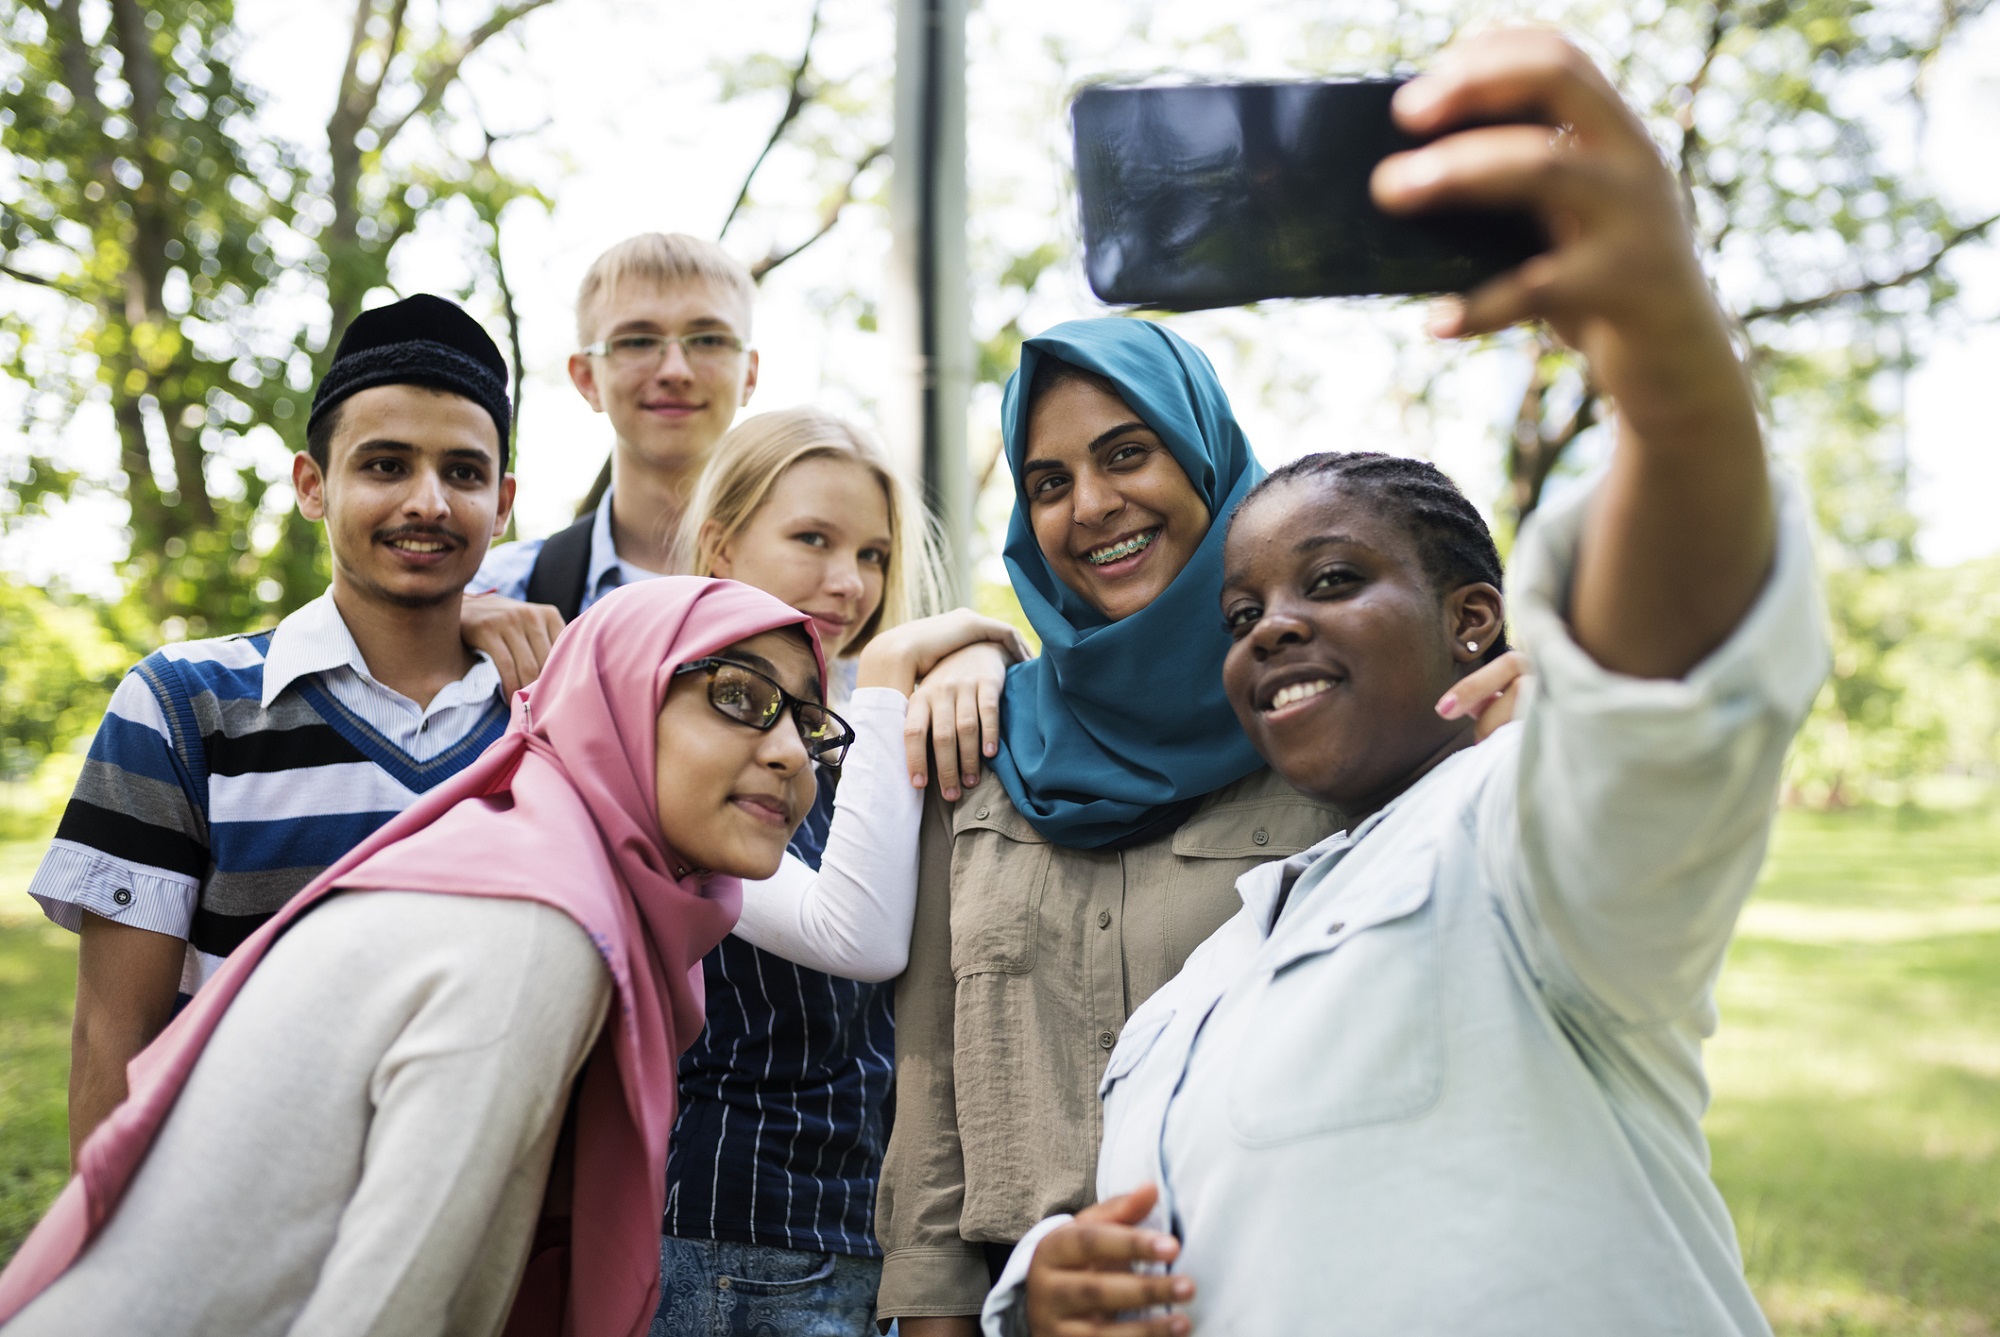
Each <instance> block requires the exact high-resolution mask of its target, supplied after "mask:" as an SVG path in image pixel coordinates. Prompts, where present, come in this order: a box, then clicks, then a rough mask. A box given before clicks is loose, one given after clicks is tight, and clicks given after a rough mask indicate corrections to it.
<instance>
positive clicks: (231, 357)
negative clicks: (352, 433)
mask: <svg viewBox="0 0 2000 1337" xmlns="http://www.w3.org/2000/svg"><path fill="white" fill-rule="evenodd" d="M547 3H549V0H524V2H523V3H516V4H511V5H499V6H493V7H489V8H487V9H486V10H485V11H484V13H483V17H482V18H480V20H479V21H478V22H477V23H475V24H474V25H473V26H472V27H471V28H470V29H469V30H467V31H465V32H464V33H463V34H459V33H456V32H454V30H452V29H451V28H450V27H449V26H448V25H447V24H446V22H445V18H444V16H443V14H441V13H439V12H437V10H436V7H435V6H416V7H414V8H413V6H412V5H411V4H410V3H408V0H353V28H352V40H351V43H350V47H349V51H348V55H347V60H346V62H345V64H344V67H343V75H342V79H341V84H340V90H339V93H338V96H337V97H336V100H335V106H334V107H333V109H332V110H331V113H330V115H329V117H328V121H327V136H326V141H325V143H324V144H323V145H314V146H302V145H296V144H290V143H286V142H283V141H281V140H278V139H275V138H273V137H272V136H271V135H269V134H268V133H267V132H265V131H264V130H263V129H262V128H261V127H260V125H259V118H258V110H259V103H260V95H259V94H258V92H257V91H256V90H254V89H251V88H248V87H246V86H245V85H244V84H243V83H241V82H240V81H239V80H237V79H236V78H235V76H234V75H233V74H232V73H231V66H232V61H233V58H234V56H235V54H236V52H237V49H238V47H239V45H240V42H241V36H240V34H239V32H238V30H237V27H236V23H235V14H234V7H233V5H231V4H230V3H229V0H154V2H152V3H147V4H140V3H139V0H0V32H4V33H5V34H6V39H7V40H6V43H5V47H4V53H0V150H4V151H5V153H6V155H7V159H8V162H9V163H10V164H11V167H12V176H11V179H5V178H0V284H9V283H11V284H16V285H32V286H36V287H40V288H42V289H45V290H49V291H52V292H54V293H58V294H61V295H62V297H64V298H65V299H67V300H66V303H65V307H66V318H65V319H63V320H61V321H59V322H56V323H54V324H51V323H50V322H48V321H37V320H34V319H31V318H29V317H28V316H25V315H22V314H19V313H18V308H17V307H16V306H15V304H13V303H5V304H0V374H6V375H9V376H12V377H15V378H17V379H20V380H22V381H25V382H27V383H28V384H29V385H30V386H31V387H32V394H31V396H30V399H29V417H30V422H29V423H28V424H27V426H28V433H27V435H28V437H29V439H30V440H31V441H33V442H36V443H38V444H39V445H40V449H38V450H37V451H36V452H35V453H33V454H31V455H29V456H28V457H27V458H26V459H25V460H24V461H22V462H21V463H20V464H19V465H17V466H16V476H15V477H14V478H12V479H10V480H8V481H9V482H10V483H11V485H12V487H13V489H14V490H15V493H16V497H17V501H16V503H15V506H14V517H15V518H18V516H19V514H20V513H21V512H24V511H33V510H35V509H38V508H40V507H41V506H42V505H44V504H45V503H46V502H47V501H48V500H49V499H50V498H52V497H67V496H69V495H71V494H72V493H73V492H74V491H75V490H76V489H78V488H79V487H89V486H96V487H101V488H109V489H112V490H114V491H116V492H117V493H118V494H119V495H120V496H121V497H122V499H123V500H124V501H125V502H126V503H127V504H128V506H129V508H130V519H129V521H128V525H129V531H130V539H131V546H130V554H129V556H128V557H127V558H126V560H125V562H124V564H123V571H122V574H123V575H124V576H125V577H126V579H127V582H128V586H129V589H130V598H129V602H130V603H131V604H132V611H133V613H134V614H135V615H136V616H137V618H138V620H140V621H142V622H144V623H150V624H151V625H152V626H154V627H155V628H163V629H164V631H165V633H166V634H168V635H182V634H194V635H200V634H205V633H213V632H218V631H227V630H233V629H237V628H242V627H246V626H250V625H254V624H256V623H258V622H261V621H266V620H268V619H269V618H270V616H271V615H272V614H273V613H276V612H282V611H284V610H286V609H289V608H291V607H295V606H297V605H298V604H299V603H302V602H304V601H305V600H306V599H309V598H311V597H312V596H313V595H315V594H317V593H318V592H319V590H320V589H321V588H323V587H324V584H325V580H326V569H325V558H324V552H323V547H322V545H321V543H320V541H319V538H318V535H317V533H316V532H315V530H314V527H313V526H311V525H309V524H307V523H306V522H305V521H304V520H303V519H301V518H300V517H299V516H298V515H297V514H296V513H295V512H294V511H293V510H292V508H291V506H290V501H289V498H290V493H289V488H288V487H286V486H283V483H284V481H285V480H286V478H287V476H288V459H289V456H290V454H291V453H292V452H293V451H296V450H297V449H299V448H301V447H302V446H303V444H304V430H305V419H306V415H307V409H308V407H309V405H310V402H311V390H312V386H313V384H314V382H315V380H316V378H317V375H318V373H319V372H320V371H321V370H322V369H323V365H324V359H325V358H326V356H327V355H328V352H329V349H328V348H327V344H328V342H329V337H330V335H331V333H332V332H335V331H338V330H340V329H343V328H345V326H346V324H347V322H348V321H349V320H351V319H352V318H353V317H354V316H355V315H356V314H357V313H358V312H360V310H361V309H362V307H363V305H364V303H365V302H367V301H368V300H369V298H370V295H371V294H373V293H378V292H380V291H382V290H383V289H385V288H388V287H389V281H390V262H391V256H392V253H393V252H394V249H395V247H396V245H397V243H398V242H399V241H401V240H402V239H403V238H404V237H406V236H408V235H409V233H410V232H411V231H412V230H413V229H414V227H415V226H416V224H417V222H418V220H419V219H420V218H421V217H422V216H423V215H424V214H425V213H426V212H428V211H430V210H434V209H438V208H440V207H442V206H445V205H447V204H448V203H450V202H453V201H462V202H463V203H466V204H469V205H470V206H471V208H470V211H469V212H470V219H471V227H470V228H469V229H467V232H468V240H467V248H468V250H469V251H471V252H473V254H474V255H475V256H477V257H480V258H482V259H483V260H484V261H485V263H486V265H487V267H488V268H493V267H495V266H497V257H498V244H499V233H498V224H499V218H500V215H501V213H502V211H503V210H504V209H505V208H506V206H507V205H508V204H509V203H511V202H513V201H514V200H517V199H521V198H529V199H533V200H535V201H537V202H539V203H542V204H546V200H545V199H543V198H542V197H541V196H540V194H539V192H537V191H535V190H534V189H533V188H532V187H529V186H526V185H524V184H522V183H520V182H516V181H513V180H511V179H509V178H508V177H507V176H506V175H505V174H503V173H501V172H500V171H498V170H497V169H496V168H495V167H494V165H493V162H492V157H491V154H490V152H479V151H471V152H467V151H463V145H462V143H461V144H456V145H455V144H454V142H453V136H454V134H455V133H459V132H465V131H468V129H469V128H468V127H465V126H462V125H460V124H459V122H460V121H461V120H463V119H464V115H465V114H464V112H463V110H462V107H461V108H460V109H459V110H456V111H455V110H454V107H453V101H452V99H451V98H450V97H449V95H450V94H451V93H452V91H453V89H454V88H455V87H456V86H457V85H458V83H459V80H460V77H461V75H462V73H463V70H464V67H465V63H466V61H467V60H468V59H470V58H471V57H472V56H473V54H474V53H475V52H477V51H478V50H479V49H480V48H481V47H482V46H484V45H485V44H486V43H488V42H490V41H492V40H493V39H494V38H496V37H498V36H499V35H501V34H502V33H503V32H505V31H507V30H508V29H509V28H510V27H512V26H513V25H514V24H516V23H517V22H518V21H519V20H520V19H521V18H522V17H523V16H525V15H526V14H528V13H529V12H531V11H533V10H535V9H538V8H540V7H542V6H543V5H545V4H547ZM453 12H454V13H456V12H458V11H456V10H454V11H453ZM420 19H421V20H422V21H421V22H420V21H419V20H420ZM459 101H460V102H461V103H462V102H463V101H465V100H464V99H460V100H459ZM480 130H481V132H482V133H483V127H482V128H480ZM459 138H460V139H461V140H462V139H463V134H462V133H461V134H459ZM491 144H492V137H491V136H486V137H485V145H486V148H487V149H490V147H491ZM497 277H498V280H499V282H500V286H501V289H502V293H503V305H504V306H505V309H506V310H507V312H508V313H509V314H510V317H511V310H512V304H511V299H510V298H508V297H507V296H506V288H505V276H504V271H501V272H499V273H498V275H497ZM302 309H303V310H306V311H309V312H311V311H318V312H323V313H324V319H323V320H318V319H315V320H311V321H310V322H308V324H309V327H305V328H302V327H301V322H300V319H299V316H298V314H297V313H298V312H299V311H300V310H302ZM514 343H515V347H516V349H517V354H516V363H517V365H518V362H519V357H518V347H519V339H518V334H517V335H516V337H515V340H514ZM93 399H94V400H101V401H104V402H108V404H109V407H110V410H111V418H112V421H113V422H114V424H115V426H116V431H117V435H118V445H119V454H118V466H117V472H116V474H115V475H114V476H112V477H106V478H86V477H83V476H82V475H81V473H80V471H78V470H77V469H75V468H73V467H67V466H66V465H65V464H64V463H62V462H61V461H59V460H56V459H53V458H51V455H52V453H53V452H52V448H51V447H50V446H49V445H48V443H52V442H54V441H55V440H57V439H58V438H59V436H60V434H61V432H62V429H63V428H64V426H65V425H66V424H67V423H68V422H69V421H70V419H71V418H72V417H73V415H74V414H75V413H76V412H77V410H78V409H79V408H81V407H82V406H83V405H84V404H85V403H86V402H87V401H90V400H93ZM8 519H9V516H8V515H7V514H6V513H5V512H0V523H4V522H6V521H7V520H8Z"/></svg>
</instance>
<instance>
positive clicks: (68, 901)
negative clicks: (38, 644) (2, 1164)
mask: <svg viewBox="0 0 2000 1337" xmlns="http://www.w3.org/2000/svg"><path fill="white" fill-rule="evenodd" d="M510 417H511V412H510V405H509V400H508V395H507V364H506V362H505V361H504V360H503V359H502V358H501V356H500V352H499V350H498V349H497V348H496V347H495V346H494V344H493V341H492V339H490V338H488V337H487V335H486V332H485V331H484V330H482V329H481V328H480V327H479V325H478V323H477V322H476V321H474V320H473V319H472V318H471V317H470V316H468V315H467V314H466V313H465V312H464V311H463V310H461V309H460V308H459V307H457V306H455V305H454V304H452V303H451V302H448V301H445V300H444V299H442V298H438V297H432V296H428V295H419V296H415V297H411V298H408V299H406V300H404V301H400V302H397V303H395V304H393V305H391V306H385V307H379V308H377V309H375V310H372V311H368V312H364V313H363V314H362V315H360V316H358V317H356V318H355V320H354V322H353V324H351V325H350V326H349V327H348V328H347V330H346V332H345V333H344V335H343V336H342V338H341V341H340V346H339V348H338V349H337V351H336V352H335V354H334V360H333V364H332V365H331V366H330V367H329V368H328V369H327V373H326V376H325V378H324V379H323V380H322V381H321V383H320V386H319V389H318V392H317V394H316V395H315V396H314V399H313V408H312V415H311V417H310V419H309V421H308V426H307V432H306V440H307V449H306V450H305V451H303V452H301V453H300V454H299V455H298V456H297V457H296V458H295V459H294V460H293V462H292V482H293V486H294V488H295V489H296V491H297V493H298V504H299V510H300V512H301V513H302V514H303V515H305V516H306V517H307V518H308V519H311V520H317V521H323V522H324V523H325V525H326V532H327V542H328V545H329V547H330V548H331V550H332V555H333V583H332V585H331V586H330V587H329V588H328V590H327V591H326V593H324V594H322V595H321V596H320V597H319V598H317V599H315V600H313V601H312V602H311V603H308V604H306V605H305V606H304V607H302V608H300V609H299V610H298V611H296V612H294V613H292V614H291V615H289V616H288V617H286V618H285V619H284V620H283V621H281V622H279V623H278V625H277V626H276V627H275V628H273V629H271V630H269V631H264V632H258V633H256V634H254V635H247V636H224V637H218V638H215V639H211V640H200V641H188V642H185V643H182V644H179V645H172V646H168V647H166V648H164V649H162V650H158V651H156V652H154V653H153V654H151V655H148V656H147V657H146V659H145V660H143V661H142V662H141V663H140V664H139V665H138V667H136V668H134V669H133V670H132V671H131V672H130V673H129V674H127V675H126V677H125V680H124V681H123V682H122V683H121V684H120V685H119V687H118V690H117V692H116V693H115V694H114V695H113V696H112V699H111V705H110V709H109V710H108V711H106V713H105V717H104V722H103V724H102V725H101V726H99V729H98V732H97V737H96V739H95V740H94V741H93V742H92V744H91V749H90V756H89V759H88V761H86V762H85V764H84V769H83V773H82V775H81V776H80V777H79V778H78V780H77V786H76V792H75V793H74V794H73V795H72V797H71V799H70V802H69V806H68V808H67V809H65V811H64V813H63V819H62V824H61V826H60V827H59V828H58V829H57V833H56V839H55V841H54V843H53V844H52V845H51V846H50V848H49V851H48V854H47V855H46V856H45V857H44V858H43V860H42V865H41V868H40V869H39V870H38V871H37V873H36V874H35V880H34V883H33V884H32V885H31V886H30V888H29V894H31V895H32V896H34V897H35V899H36V900H38V901H39V902H40V903H41V905H42V908H43V910H44V911H45V912H46V913H47V914H48V916H49V918H50V919H52V920H54V921H55V922H56V923H58V924H61V925H63V926H64V927H65V928H69V929H71V930H74V931H77V932H79V933H80V934H81V937H82V941H81V944H80V949H79V956H78V966H77V988H76V1023H75V1027H74V1030H73V1032H72V1036H71V1070H70V1097H69V1114H70V1145H71V1150H72V1153H74V1151H75V1149H76V1148H77V1147H80V1146H81V1145H82V1143H83V1140H84V1138H85V1137H87V1136H88V1135H89V1133H90V1131H91V1129H93V1128H94V1127H95V1126H96V1125H97V1123H98V1122H99V1121H100V1120H101V1119H103V1118H104V1116H105V1115H107V1114H109V1113H110V1112H111V1110H112V1109H113V1108H114V1107H115V1106H116V1105H117V1103H118V1102H119V1101H120V1100H122V1099H123V1098H124V1095H125V1065H126V1063H127V1062H128V1061H130V1059H131V1058H132V1057H133V1055H135V1054H137V1053H138V1052H139V1050H141V1049H143V1048H144V1047H145V1046H146V1045H147V1044H148V1043H149V1042H150V1041H151V1040H152V1038H153V1037H154V1036H155V1035H157V1034H158V1033H159V1032H160V1030H161V1029H162V1028H163V1027H164V1026H165V1025H166V1023H167V1021H168V1020H169V1019H170V1018H171V1016H172V1015H173V1012H174V1010H175V1008H176V1006H177V1001H176V1000H177V998H179V997H182V996H186V995H189V994H192V993H193V992H194V991H195V990H196V989H198V988H200V987H201V984H202V982H203V981H204V980H205V979H206V978H207V977H208V976H209V975H210V974H211V973H213V971H214V970H215V968H216V967H217V966H218V965H219V964H220V963H221V961H222V959H223V958H224V957H226V956H227V955H228V954H229V953H230V951H231V950H233V949H234V948H235V947H236V945H237V944H238V943H240V942H242V941H243V940H244V939H245V938H247V937H248V936H249V935H250V934H251V933H252V932H254V931H255V930H256V929H257V927H258V926H259V925H261V924H262V923H263V922H264V921H265V920H267V919H269V918H270V917H271V915H272V914H274V913H275V912H276V911H277V910H278V909H279V908H280V907H281V906H282V905H284V903H285V902H286V901H287V900H289V899H290V898H291V897H292V896H293V895H294V894H295V893H297V892H298V891H299V890H300V889H301V888H303V887H304V886H305V885H306V883H308V882H309V881H311V880H312V879H313V877H314V876H315V875H317V874H318V873H319V872H320V870H321V869H323V868H325V867H326V866H327V865H329V864H331V863H332V862H333V861H334V860H335V859H337V858H339V857H340V856H341V855H342V854H344V853H346V852H347V851H348V850H349V849H351V848H352V847H353V846H354V845H356V844H358V843H359V842H360V841H361V840H362V839H363V838H365V837H366V836H368V835H369V834H371V833H372V832H373V831H374V830H375V829H376V828H377V827H379V826H381V825H382V824H383V823H384V822H386V821H388V820H389V819H390V818H391V817H393V816H395V815H396V814H397V813H398V812H401V811H402V810H403V809H404V808H405V807H407V806H408V805H409V804H410V803H412V802H414V801H415V800H416V799H417V798H418V797H419V796H420V795H422V794H423V793H424V792H425V791H427V790H429V789H430V788H432V787H433V786H435V785H437V784H439V783H440V782H442V781H443V780H445V779H447V778H449V777H450V776H451V775H453V774H455V773H457V772H458V771H459V770H460V769H461V768H463V767H464V766H465V765H467V764H468V763H469V762H471V761H472V760H473V759H474V758H475V757H477V756H478V755H479V754H480V752H482V751H483V750H485V747H486V745H487V744H488V743H490V742H492V741H493V739H495V738H497V737H499V735H500V733H501V732H502V731H503V729H504V728H505V726H506V721H507V708H506V702H505V699H504V698H503V696H502V694H501V689H500V676H499V674H498V673H497V672H496V671H495V669H494V667H493V663H492V661H491V660H490V659H489V658H488V657H487V656H486V655H484V654H483V653H477V652H474V651H471V650H468V649H467V648H466V646H465V644H464V641H463V639H462V636H461V631H460V627H459V601H460V596H461V595H462V593H463V591H464V589H465V586H466V583H467V582H468V581H470V580H471V579H472V576H473V574H474V573H475V572H476V571H477V570H478V569H479V564H480V561H481V560H482V559H483V558H484V557H485V555H486V549H487V545H488V544H489V543H491V542H492V540H493V539H494V537H495V536H497V535H498V534H499V533H500V532H501V531H502V530H503V529H504V528H505V526H506V524H507V515H508V512H509V511H510V509H511V508H512V506H513V503H514V479H513V477H512V476H511V475H510V474H509V473H508V472H507V466H508V458H507V440H508V426H509V421H510Z"/></svg>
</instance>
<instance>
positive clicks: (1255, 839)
mask: <svg viewBox="0 0 2000 1337" xmlns="http://www.w3.org/2000/svg"><path fill="white" fill-rule="evenodd" d="M1250 843H1251V844H1252V845H1268V844H1270V843H1271V833H1270V832H1269V831H1266V830H1265V829H1264V828H1263V827H1261V826H1260V827H1258V828H1257V829H1256V830H1255V831H1252V832H1251V833H1250Z"/></svg>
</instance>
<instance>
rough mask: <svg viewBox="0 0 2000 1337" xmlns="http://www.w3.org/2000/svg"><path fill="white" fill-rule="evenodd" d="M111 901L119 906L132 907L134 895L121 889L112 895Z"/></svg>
mask: <svg viewBox="0 0 2000 1337" xmlns="http://www.w3.org/2000/svg"><path fill="white" fill-rule="evenodd" d="M111 899H112V901H113V902H115V903H116V904H119V905H130V904H131V903H132V893H131V892H130V891H128V890H126V889H125V888H124V887H120V888H118V890H116V891H114V892H112V893H111Z"/></svg>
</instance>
